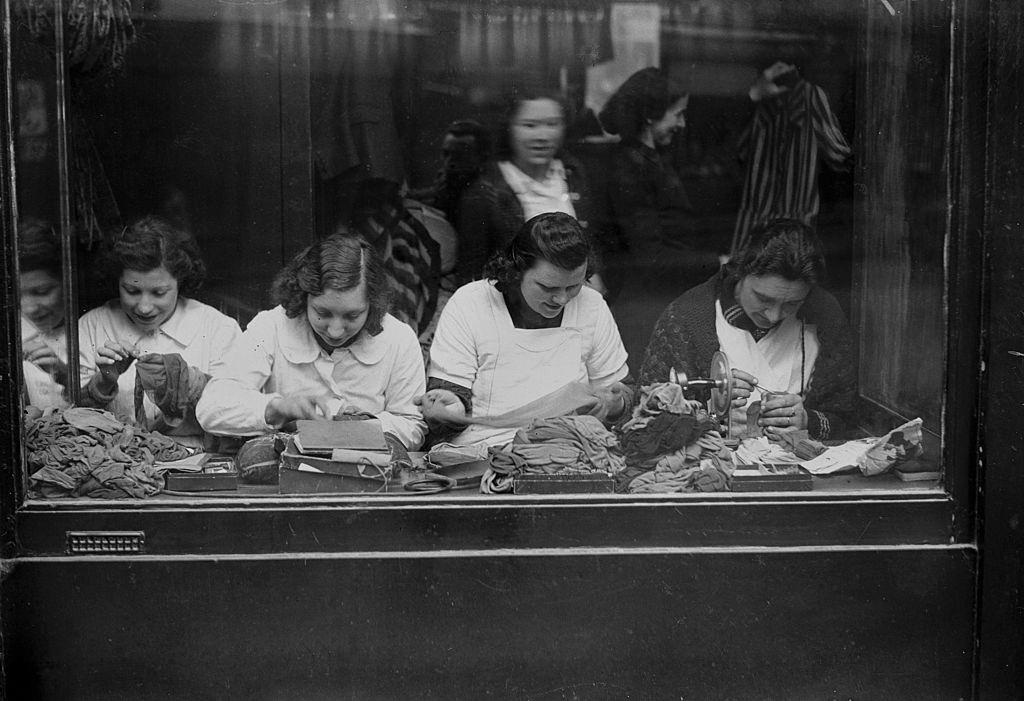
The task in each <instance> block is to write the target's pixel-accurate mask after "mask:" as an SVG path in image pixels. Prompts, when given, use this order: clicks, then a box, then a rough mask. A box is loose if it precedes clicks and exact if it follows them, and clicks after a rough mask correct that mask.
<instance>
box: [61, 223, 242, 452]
mask: <svg viewBox="0 0 1024 701" xmlns="http://www.w3.org/2000/svg"><path fill="white" fill-rule="evenodd" d="M108 265H109V268H110V273H111V276H112V277H113V278H114V279H116V281H117V293H118V298H117V299H113V300H110V301H109V302H107V303H106V304H104V305H103V306H101V307H97V308H96V309H93V310H91V311H89V312H87V313H86V314H85V315H84V316H83V317H82V318H81V319H80V320H79V322H78V338H79V347H80V351H81V353H80V357H81V372H82V375H81V378H82V386H83V396H82V403H83V404H85V405H88V406H96V407H102V408H105V409H109V410H110V411H111V412H113V413H114V415H115V416H117V418H119V419H120V420H122V421H125V422H128V423H137V424H141V425H143V426H144V427H145V428H149V429H152V430H159V431H161V432H163V433H166V434H168V435H171V436H173V437H174V438H175V439H178V440H183V442H186V443H188V442H194V443H195V444H196V445H199V443H200V442H201V434H202V431H201V430H200V428H199V425H198V424H197V423H196V420H195V413H194V412H195V404H196V401H197V400H198V399H199V395H200V393H201V392H202V390H203V386H204V385H205V384H206V381H207V379H208V378H209V373H210V371H211V369H212V368H213V366H214V364H215V363H216V362H217V361H218V360H219V359H220V357H221V355H223V353H224V351H225V350H227V348H228V347H229V346H230V345H231V344H232V343H233V342H234V341H235V339H236V338H238V336H239V334H240V333H241V329H239V327H238V323H237V322H236V321H235V320H234V319H231V318H230V317H228V316H225V315H224V314H222V313H220V312H219V311H217V310H216V309H214V308H213V307H210V306H208V305H206V304H203V303H202V302H198V301H196V300H195V299H192V296H193V295H194V294H195V293H196V292H197V291H198V290H199V288H200V286H201V285H202V283H203V279H204V278H205V276H206V266H205V265H204V264H203V260H202V257H201V256H200V253H199V247H198V245H197V244H196V242H195V239H193V238H192V236H191V235H189V234H187V233H185V232H184V231H180V230H179V229H176V228H175V227H173V226H171V225H170V224H169V223H168V222H167V221H165V220H163V219H160V218H158V217H152V216H151V217H145V218H143V219H140V220H138V221H136V222H135V223H134V224H132V225H131V226H130V227H128V228H127V229H125V230H124V232H123V233H122V234H121V236H120V237H118V238H117V240H116V241H114V244H113V247H112V250H111V251H110V254H109V260H108ZM136 359H137V360H136ZM140 390H141V391H140Z"/></svg>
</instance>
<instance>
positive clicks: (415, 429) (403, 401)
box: [377, 324, 427, 450]
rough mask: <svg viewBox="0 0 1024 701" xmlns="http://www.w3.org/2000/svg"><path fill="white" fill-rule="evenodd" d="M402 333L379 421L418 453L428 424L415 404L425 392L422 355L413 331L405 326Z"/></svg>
mask: <svg viewBox="0 0 1024 701" xmlns="http://www.w3.org/2000/svg"><path fill="white" fill-rule="evenodd" d="M402 331H403V333H402V335H401V338H399V339H398V343H397V344H396V347H395V348H394V358H393V364H392V366H391V373H390V375H389V377H388V382H387V386H386V388H385V390H384V410H383V411H381V412H378V413H377V418H379V419H380V422H381V426H382V427H383V429H384V431H385V432H386V433H391V434H393V435H394V436H395V437H396V438H398V440H400V441H402V444H403V445H404V446H405V447H406V448H407V449H408V450H416V449H417V448H419V447H420V445H421V444H422V443H423V438H424V436H426V434H427V423H426V421H424V420H423V416H422V414H420V409H419V407H418V406H416V404H415V403H413V400H414V399H416V398H417V397H419V396H421V395H422V394H423V393H424V392H425V391H426V381H425V379H424V375H423V352H422V351H421V350H420V344H419V341H418V340H417V338H416V334H415V333H413V331H412V329H411V328H409V327H408V326H406V325H405V324H403V325H402ZM406 331H407V332H408V333H405V332H406Z"/></svg>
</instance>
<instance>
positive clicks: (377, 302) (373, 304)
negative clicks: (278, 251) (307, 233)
mask: <svg viewBox="0 0 1024 701" xmlns="http://www.w3.org/2000/svg"><path fill="white" fill-rule="evenodd" d="M361 282H365V283H366V299H367V301H368V302H369V304H370V311H369V313H368V315H367V317H366V324H365V325H364V326H363V328H364V329H365V330H366V332H367V333H369V334H370V335H371V336H376V335H377V334H379V333H380V332H381V330H382V326H381V322H382V321H383V319H384V315H385V314H386V313H387V311H388V307H389V305H390V303H391V287H390V285H389V283H388V276H387V273H386V272H385V270H384V265H383V263H382V262H381V260H380V257H379V256H378V255H377V252H376V251H375V250H374V248H373V246H371V245H370V244H369V243H367V241H366V240H365V239H363V238H362V237H361V236H357V235H355V234H353V233H351V232H349V231H348V230H347V229H344V228H341V229H339V231H338V233H335V234H332V235H331V236H328V237H327V238H325V239H321V240H319V241H317V242H316V243H314V244H313V245H311V246H308V247H306V248H305V249H304V250H302V251H300V252H299V254H298V255H296V256H295V257H294V258H292V259H291V260H290V261H289V262H288V264H287V265H285V266H284V269H283V270H281V272H280V273H278V274H277V276H276V277H275V278H274V284H273V286H272V287H271V290H270V296H271V299H272V300H273V302H274V303H275V304H280V305H281V306H282V307H284V312H285V314H286V315H287V316H288V317H289V318H291V319H294V318H295V317H298V316H300V315H302V314H305V313H306V300H307V298H308V297H309V295H314V296H316V295H321V294H323V293H324V291H325V290H338V291H340V292H344V291H346V290H351V289H353V288H355V287H358V286H359V283H361Z"/></svg>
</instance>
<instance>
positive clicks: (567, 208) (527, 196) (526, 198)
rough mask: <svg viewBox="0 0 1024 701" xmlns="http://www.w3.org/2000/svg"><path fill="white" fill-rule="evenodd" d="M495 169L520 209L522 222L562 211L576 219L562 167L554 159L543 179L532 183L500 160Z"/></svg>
mask: <svg viewBox="0 0 1024 701" xmlns="http://www.w3.org/2000/svg"><path fill="white" fill-rule="evenodd" d="M498 168H499V169H500V170H501V176H502V177H503V178H505V182H507V183H508V186H509V187H510V188H512V192H514V193H516V198H517V199H518V200H519V204H521V205H522V207H523V220H524V221H526V220H528V219H532V218H533V217H535V216H537V215H538V214H544V213H545V212H565V213H566V214H568V215H569V216H571V217H575V216H576V210H575V208H573V206H572V197H571V195H570V194H569V184H568V183H567V182H566V180H565V167H564V166H563V165H562V162H561V161H560V160H558V159H557V158H556V159H554V160H553V161H551V165H550V166H549V167H548V172H547V173H546V174H545V175H544V179H543V180H534V179H533V178H531V177H530V176H529V175H527V174H526V173H524V172H523V171H521V170H519V168H517V167H515V166H514V165H512V163H511V162H509V161H499V162H498Z"/></svg>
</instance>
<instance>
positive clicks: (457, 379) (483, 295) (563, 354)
mask: <svg viewBox="0 0 1024 701" xmlns="http://www.w3.org/2000/svg"><path fill="white" fill-rule="evenodd" d="M594 262H595V255H594V246H593V242H592V240H591V237H590V236H589V235H588V234H587V233H586V232H585V231H584V230H583V229H582V227H581V226H580V224H579V222H578V221H576V219H575V218H573V217H571V216H569V215H568V214H566V213H564V212H550V213H545V214H539V215H537V216H535V217H533V218H532V219H530V220H529V221H527V222H526V223H525V224H523V226H522V227H520V231H519V233H518V235H517V236H516V237H515V238H514V239H513V240H512V241H511V242H510V243H509V244H508V246H507V247H506V248H505V250H504V251H503V252H501V253H499V254H498V255H497V256H495V257H494V258H492V259H491V261H490V262H489V263H488V265H487V267H486V268H485V271H484V273H485V275H486V279H485V280H478V281H476V282H471V283H469V284H467V285H463V286H462V287H460V288H459V289H458V290H457V291H456V292H455V294H454V295H452V298H451V299H450V300H449V301H448V305H447V306H446V307H445V308H444V311H443V312H442V313H441V320H440V322H439V323H438V326H437V333H436V335H435V336H434V342H433V345H432V346H431V348H430V368H429V371H428V373H427V374H428V381H427V387H428V391H427V393H426V395H425V396H424V397H423V398H422V399H421V400H420V402H421V404H422V405H423V406H424V410H425V412H428V413H429V409H430V408H432V407H434V406H435V405H437V406H439V407H440V408H441V409H442V410H443V412H445V413H449V414H450V413H455V414H456V415H459V416H464V415H469V416H484V417H494V416H502V415H506V414H509V413H510V412H513V411H515V410H518V409H520V408H521V407H523V406H525V405H527V404H529V403H530V402H532V401H534V400H536V399H539V398H541V397H544V396H545V395H547V394H549V393H551V392H552V391H553V390H555V389H557V388H559V387H561V386H563V385H566V384H569V383H571V382H585V383H589V384H590V385H591V387H592V388H593V389H595V390H596V391H597V393H598V395H599V397H600V398H601V400H602V404H603V406H602V407H600V414H601V415H603V416H605V417H606V418H608V419H610V420H614V419H616V418H618V417H619V416H620V415H621V414H622V412H623V411H625V409H626V408H627V407H628V406H629V405H630V403H631V396H632V391H631V390H630V389H629V387H628V386H627V384H625V383H628V382H629V379H628V376H629V370H628V368H627V367H626V349H625V348H624V347H623V345H622V340H621V338H620V337H619V330H618V328H617V327H616V325H615V320H614V319H613V318H612V315H611V312H610V311H609V310H608V305H607V304H605V301H604V299H603V298H602V297H601V295H600V294H599V293H597V292H596V291H595V290H593V289H591V288H589V287H586V286H585V285H584V283H585V282H586V280H587V277H588V276H589V275H590V273H591V272H592V271H593V266H594ZM449 428H450V427H449ZM515 430H516V429H514V428H512V429H508V428H494V427H489V426H484V425H480V424H471V425H469V427H468V428H466V429H465V430H464V431H462V432H461V433H460V434H459V435H458V436H456V437H455V438H454V439H453V442H455V443H459V444H469V443H478V442H485V443H487V444H488V445H499V444H502V443H506V442H507V441H508V440H510V439H511V438H512V435H513V434H514V433H515Z"/></svg>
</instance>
